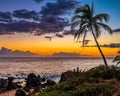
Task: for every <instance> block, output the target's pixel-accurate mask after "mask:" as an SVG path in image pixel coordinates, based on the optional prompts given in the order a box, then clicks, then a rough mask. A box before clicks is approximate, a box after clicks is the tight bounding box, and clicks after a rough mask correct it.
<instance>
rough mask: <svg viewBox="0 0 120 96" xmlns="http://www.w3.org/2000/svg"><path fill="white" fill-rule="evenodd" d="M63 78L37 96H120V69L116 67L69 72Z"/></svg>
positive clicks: (100, 67) (99, 67)
mask: <svg viewBox="0 0 120 96" xmlns="http://www.w3.org/2000/svg"><path fill="white" fill-rule="evenodd" d="M61 78H64V79H62V80H63V81H62V80H60V83H59V84H56V85H54V86H50V87H48V88H47V89H45V90H44V91H42V92H40V93H38V94H37V95H36V96H112V95H113V94H119V93H117V92H118V91H119V90H120V89H119V88H120V85H119V80H120V68H119V67H116V66H109V68H108V69H106V68H105V66H98V67H95V68H92V69H90V70H88V71H81V70H79V71H78V69H77V70H73V71H67V72H64V73H63V74H62V76H61ZM119 95H120V94H119ZM119 95H117V96H119Z"/></svg>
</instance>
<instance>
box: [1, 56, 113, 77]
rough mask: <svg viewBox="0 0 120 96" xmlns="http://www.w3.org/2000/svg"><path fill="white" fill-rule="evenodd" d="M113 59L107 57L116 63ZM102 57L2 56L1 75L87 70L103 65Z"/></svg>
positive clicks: (108, 60) (58, 73)
mask: <svg viewBox="0 0 120 96" xmlns="http://www.w3.org/2000/svg"><path fill="white" fill-rule="evenodd" d="M112 60H113V59H107V62H108V64H109V65H115V63H113V62H112ZM102 64H104V63H103V60H102V59H93V58H91V59H90V58H89V59H69V58H66V59H63V58H61V59H55V58H54V59H41V58H0V75H16V74H17V75H18V76H19V74H23V76H24V74H29V73H35V74H40V75H43V76H45V75H60V74H61V73H62V72H65V71H67V70H73V69H76V68H77V67H79V69H81V70H87V69H90V68H92V67H95V66H98V65H102Z"/></svg>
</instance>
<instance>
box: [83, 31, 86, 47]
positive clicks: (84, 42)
mask: <svg viewBox="0 0 120 96" xmlns="http://www.w3.org/2000/svg"><path fill="white" fill-rule="evenodd" d="M86 36H87V31H86V30H85V32H84V36H83V41H82V46H83V48H84V46H85V38H86Z"/></svg>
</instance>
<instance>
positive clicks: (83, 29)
mask: <svg viewBox="0 0 120 96" xmlns="http://www.w3.org/2000/svg"><path fill="white" fill-rule="evenodd" d="M85 28H86V25H85V26H81V27H80V29H79V30H78V31H77V32H76V33H75V36H74V39H76V41H78V40H79V38H80V36H82V35H83V34H84V32H85Z"/></svg>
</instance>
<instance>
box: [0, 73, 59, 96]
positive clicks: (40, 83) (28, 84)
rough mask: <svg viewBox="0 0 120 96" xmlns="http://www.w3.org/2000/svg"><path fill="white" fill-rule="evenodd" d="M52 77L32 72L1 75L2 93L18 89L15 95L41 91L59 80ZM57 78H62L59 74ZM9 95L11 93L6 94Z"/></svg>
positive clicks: (27, 94)
mask: <svg viewBox="0 0 120 96" xmlns="http://www.w3.org/2000/svg"><path fill="white" fill-rule="evenodd" d="M51 78H52V76H51V77H47V76H46V77H45V76H42V77H41V76H40V75H36V74H34V73H30V74H28V75H26V74H21V75H15V76H13V75H6V76H5V75H0V94H4V93H7V92H9V91H12V90H14V91H16V92H15V96H31V95H32V94H35V93H36V92H40V91H42V90H44V89H46V88H47V87H48V86H51V85H54V84H56V83H57V82H58V81H59V80H58V81H57V82H55V80H52V79H51ZM54 78H55V79H56V78H57V79H60V76H59V75H57V76H56V77H54ZM6 96H9V95H6Z"/></svg>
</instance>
